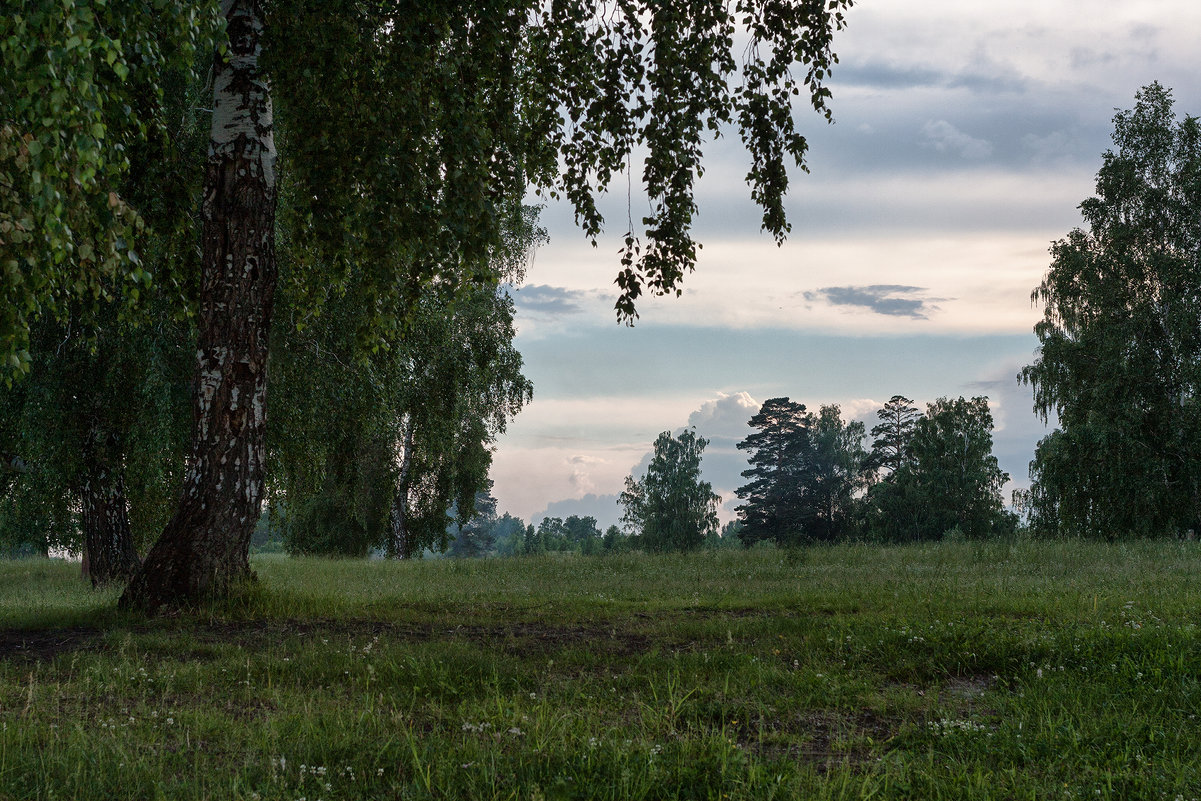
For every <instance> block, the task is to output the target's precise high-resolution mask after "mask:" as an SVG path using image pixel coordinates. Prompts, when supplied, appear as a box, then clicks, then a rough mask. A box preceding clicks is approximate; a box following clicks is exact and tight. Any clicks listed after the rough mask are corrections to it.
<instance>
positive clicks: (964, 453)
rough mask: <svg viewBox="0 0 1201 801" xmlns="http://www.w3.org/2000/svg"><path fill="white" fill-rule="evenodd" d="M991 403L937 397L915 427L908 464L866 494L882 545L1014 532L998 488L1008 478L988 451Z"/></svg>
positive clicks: (873, 526) (1011, 519) (984, 400)
mask: <svg viewBox="0 0 1201 801" xmlns="http://www.w3.org/2000/svg"><path fill="white" fill-rule="evenodd" d="M992 428H993V420H992V412H991V411H990V410H989V408H988V398H985V397H976V398H972V399H971V400H966V399H964V398H957V399H955V400H953V401H952V400H948V399H947V398H939V399H938V400H937V401H935V402H934V403H931V404H928V405H927V407H926V414H925V415H924V416H922V417H921V418H919V419H918V420H917V422H916V424H915V426H914V432H913V437H912V439H911V441H910V455H911V461H910V462H908V463H903V464H902V465H901V467H900V469H898V470H897V471H896V472H894V473H892V474H890V475H889V476H888V477H887V478H885V479H884V480H883V481H881V482H880V483H879V484H877V485H875V486H873V487H872V489H871V491H870V492H869V494H868V502H869V509H870V522H871V527H872V530H873V531H874V532H875V533H876V534H877V536H880V537H882V538H884V539H887V540H892V541H904V540H919V539H924V540H929V539H940V538H941V537H942V536H943V535H944V534H946V533H948V532H951V531H955V530H958V531H959V532H960V533H962V534H963V535H964V536H968V537H987V536H992V535H997V534H1004V533H1009V532H1012V530H1013V528H1014V527H1015V525H1016V518H1015V517H1014V516H1013V515H1012V514H1011V513H1009V512H1007V511H1006V510H1005V509H1004V505H1003V501H1002V498H1001V487H1002V486H1003V485H1004V484H1005V482H1006V481H1008V480H1009V475H1008V474H1007V473H1005V472H1003V471H1002V470H1001V469H1000V467H999V466H998V465H997V458H996V457H995V456H994V455H993V453H992Z"/></svg>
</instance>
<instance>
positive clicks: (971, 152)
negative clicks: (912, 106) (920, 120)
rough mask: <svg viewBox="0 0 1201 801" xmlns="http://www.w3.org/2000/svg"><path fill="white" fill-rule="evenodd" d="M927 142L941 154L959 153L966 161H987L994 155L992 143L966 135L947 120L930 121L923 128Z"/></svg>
mask: <svg viewBox="0 0 1201 801" xmlns="http://www.w3.org/2000/svg"><path fill="white" fill-rule="evenodd" d="M922 133H923V134H925V137H926V141H927V142H928V143H930V144H932V145H933V146H934V149H935V150H937V151H939V152H940V153H945V152H948V151H949V152H952V153H958V154H959V155H960V156H963V157H964V158H965V159H985V158H988V157H989V156H991V155H992V152H993V146H992V142H989V141H988V140H987V139H977V138H976V137H974V136H970V135H969V134H966V133H964V132H963V131H961V130H959V129H958V128H956V127H955V126H954V125H952V124H951V123H949V122H947V121H946V120H930V121H928V122H927V123H926V124H925V125H923V126H922Z"/></svg>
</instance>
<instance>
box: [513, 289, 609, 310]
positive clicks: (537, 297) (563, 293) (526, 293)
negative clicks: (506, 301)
mask: <svg viewBox="0 0 1201 801" xmlns="http://www.w3.org/2000/svg"><path fill="white" fill-rule="evenodd" d="M512 294H513V302H514V303H516V304H517V308H518V309H520V310H521V311H522V312H524V313H527V314H528V313H532V314H540V315H544V316H547V317H563V316H566V315H569V314H578V313H579V312H581V311H583V305H582V304H583V303H584V302H585V301H587V300H588V299H589V295H590V293H589V292H586V291H583V290H579V289H566V288H564V287H559V286H548V285H547V284H531V285H529V286H523V287H517V288H514V289H513V292H512Z"/></svg>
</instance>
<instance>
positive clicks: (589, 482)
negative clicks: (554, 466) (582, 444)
mask: <svg viewBox="0 0 1201 801" xmlns="http://www.w3.org/2000/svg"><path fill="white" fill-rule="evenodd" d="M605 462H606V460H605V459H602V458H600V457H598V456H581V455H577V456H572V457H571V458H570V459H568V460H567V468H568V474H567V480H568V481H570V482H571V486H572V487H574V488H575V489H577V490H579V491H581V492H589V491H591V490H593V489H595V488H596V484H595V482H594V481H593V479H592V468H594V467H596V466H597V465H603V464H604V463H605Z"/></svg>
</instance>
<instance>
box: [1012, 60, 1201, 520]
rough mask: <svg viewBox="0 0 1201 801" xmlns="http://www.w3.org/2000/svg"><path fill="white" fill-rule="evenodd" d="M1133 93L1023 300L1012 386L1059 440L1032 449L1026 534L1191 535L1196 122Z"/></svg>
mask: <svg viewBox="0 0 1201 801" xmlns="http://www.w3.org/2000/svg"><path fill="white" fill-rule="evenodd" d="M1172 105H1173V103H1172V96H1171V92H1170V91H1169V90H1168V89H1166V88H1164V87H1162V86H1160V85H1159V84H1151V85H1150V86H1147V87H1144V88H1143V89H1142V91H1140V92H1139V93H1138V95H1137V98H1136V104H1135V107H1134V108H1133V109H1132V110H1127V111H1122V112H1119V113H1118V114H1117V115H1116V116H1115V117H1114V131H1113V149H1112V150H1108V151H1106V152H1105V154H1104V156H1103V163H1102V166H1101V169H1100V171H1099V172H1098V173H1097V184H1096V190H1097V194H1096V196H1094V197H1092V198H1089V199H1088V200H1085V201H1084V202H1083V203H1082V204H1081V205H1080V210H1081V213H1082V214H1083V216H1084V220H1085V223H1086V226H1087V227H1086V228H1085V229H1080V228H1078V229H1075V230H1073V231H1072V232H1071V233H1070V234H1068V236H1067V237H1066V238H1065V239H1061V240H1059V241H1057V242H1055V243H1054V244H1053V245H1052V247H1051V257H1052V261H1051V267H1050V269H1049V270H1048V272H1047V275H1046V277H1045V278H1044V280H1043V282H1042V283H1041V284H1040V285H1039V287H1038V288H1037V289H1035V291H1034V294H1033V299H1034V300H1035V301H1036V302H1038V303H1041V304H1043V306H1044V316H1043V319H1042V320H1041V321H1040V322H1039V323H1038V324H1037V325H1036V326H1035V329H1034V330H1035V333H1036V334H1037V336H1038V338H1039V343H1040V348H1039V352H1038V357H1037V359H1036V360H1035V362H1034V363H1033V364H1031V365H1030V366H1028V367H1026V368H1025V369H1024V370H1022V372H1021V374H1020V376H1019V377H1020V379H1021V380H1022V381H1025V382H1027V383H1029V384H1030V385H1031V386H1032V387H1033V388H1034V399H1035V409H1036V411H1038V412H1039V413H1040V414H1041V415H1042V416H1043V417H1044V419H1046V418H1050V417H1052V416H1054V417H1055V418H1056V419H1057V421H1058V429H1057V430H1055V431H1054V432H1052V433H1051V434H1050V435H1049V436H1048V437H1046V438H1045V439H1043V440H1042V442H1040V443H1039V445H1038V449H1037V451H1036V453H1035V458H1034V461H1033V462H1032V463H1031V468H1030V470H1031V477H1032V478H1033V479H1034V483H1033V486H1032V489H1031V496H1030V513H1031V525H1032V526H1033V527H1034V528H1035V529H1037V530H1039V531H1042V532H1045V533H1060V534H1085V535H1092V536H1108V537H1115V536H1121V535H1124V534H1127V533H1134V534H1159V533H1163V532H1170V531H1180V530H1185V529H1196V528H1197V527H1198V525H1199V524H1201V457H1199V454H1201V123H1199V121H1198V119H1197V118H1196V117H1187V116H1186V117H1184V118H1183V119H1179V120H1178V119H1177V118H1176V117H1175V116H1174V113H1173V110H1172Z"/></svg>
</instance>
